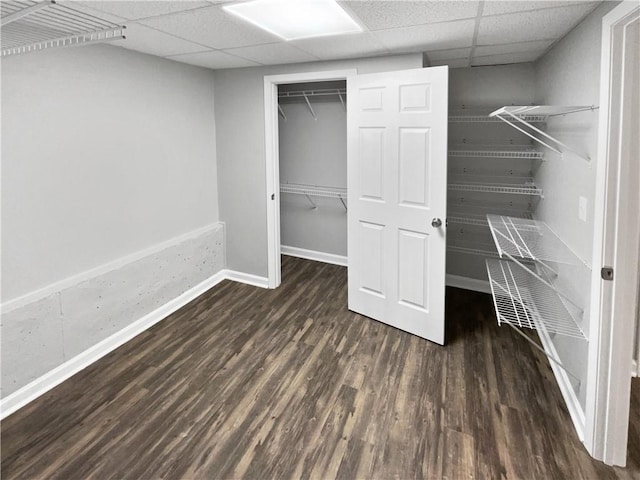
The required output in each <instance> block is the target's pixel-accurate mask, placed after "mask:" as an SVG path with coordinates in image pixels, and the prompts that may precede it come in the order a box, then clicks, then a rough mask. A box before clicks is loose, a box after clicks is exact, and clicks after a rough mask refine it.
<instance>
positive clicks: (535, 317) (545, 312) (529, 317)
mask: <svg viewBox="0 0 640 480" xmlns="http://www.w3.org/2000/svg"><path fill="white" fill-rule="evenodd" d="M486 264H487V274H488V276H489V283H490V285H491V292H492V294H493V300H494V305H495V308H496V315H497V317H498V323H499V324H501V323H506V324H508V325H511V326H512V327H516V328H529V329H535V330H544V331H546V332H548V333H556V334H561V335H567V336H570V337H574V338H579V339H583V340H586V339H587V337H586V335H585V333H584V332H583V331H582V329H581V328H580V325H579V323H580V322H581V312H579V311H578V310H577V309H576V310H575V311H572V310H573V308H572V307H571V306H570V305H568V304H567V303H566V302H564V301H563V300H562V299H561V298H560V296H558V294H557V292H556V291H554V290H553V289H552V288H550V287H549V286H548V285H547V284H546V283H544V282H541V281H540V280H539V279H538V278H536V277H535V276H533V275H531V274H530V272H529V271H528V270H526V269H524V268H522V267H521V266H520V265H518V264H515V263H512V262H507V261H503V260H491V259H487V261H486Z"/></svg>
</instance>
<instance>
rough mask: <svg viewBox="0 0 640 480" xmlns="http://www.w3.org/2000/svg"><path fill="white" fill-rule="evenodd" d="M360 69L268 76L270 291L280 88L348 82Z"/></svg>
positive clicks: (274, 265) (274, 268)
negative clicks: (302, 84)
mask: <svg viewBox="0 0 640 480" xmlns="http://www.w3.org/2000/svg"><path fill="white" fill-rule="evenodd" d="M357 73H358V72H357V69H355V68H354V69H345V70H328V71H315V72H300V73H288V74H281V75H265V77H264V140H265V151H266V168H267V171H266V179H267V185H266V187H267V190H266V191H267V262H268V264H267V265H268V287H269V288H277V287H278V286H279V285H280V281H281V278H280V273H281V261H280V255H281V251H280V144H279V139H278V85H285V84H290V83H309V82H324V81H331V80H345V81H346V82H347V85H348V84H349V79H350V78H353V77H354V76H355V75H357Z"/></svg>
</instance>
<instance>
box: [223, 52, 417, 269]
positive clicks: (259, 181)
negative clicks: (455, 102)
mask: <svg viewBox="0 0 640 480" xmlns="http://www.w3.org/2000/svg"><path fill="white" fill-rule="evenodd" d="M421 67H422V55H421V54H411V55H400V56H396V57H378V58H369V59H357V60H344V61H336V62H317V63H305V64H297V65H281V66H274V67H256V68H243V69H232V70H219V71H217V72H216V74H215V78H216V98H215V111H216V128H217V131H216V138H217V153H218V156H217V159H218V176H219V199H220V218H221V220H222V221H224V222H225V224H226V234H227V266H228V267H229V268H230V269H232V270H237V271H241V272H244V273H249V274H253V275H258V276H261V277H266V276H267V208H266V206H267V195H266V172H265V170H266V168H265V144H264V76H265V75H276V74H283V73H295V72H310V71H322V70H339V69H349V68H356V69H358V72H359V73H369V72H377V71H391V70H403V69H409V68H421Z"/></svg>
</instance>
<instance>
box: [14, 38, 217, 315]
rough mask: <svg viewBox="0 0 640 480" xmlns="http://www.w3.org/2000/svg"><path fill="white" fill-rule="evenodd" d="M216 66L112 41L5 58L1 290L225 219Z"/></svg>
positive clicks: (18, 288) (21, 287) (32, 284)
mask: <svg viewBox="0 0 640 480" xmlns="http://www.w3.org/2000/svg"><path fill="white" fill-rule="evenodd" d="M213 81H214V77H213V72H211V71H209V70H206V69H203V68H198V67H192V66H188V65H184V64H180V63H176V62H171V61H168V60H164V59H160V58H157V57H152V56H149V55H143V54H139V53H135V52H132V51H128V50H124V49H121V48H117V47H112V46H106V45H101V46H88V47H81V48H70V49H63V50H48V51H44V52H41V53H35V54H27V55H22V56H16V57H7V58H3V59H2V207H3V208H2V254H3V255H2V276H3V280H4V281H3V282H2V301H3V302H6V301H8V300H11V299H14V298H15V297H19V296H22V295H25V294H27V293H29V292H31V291H33V290H36V289H38V288H41V287H44V286H46V285H48V284H50V283H53V282H56V281H58V280H60V279H63V278H65V277H69V276H72V275H75V274H78V273H80V272H83V271H85V270H88V269H90V268H92V267H95V266H97V265H101V264H103V263H106V262H108V261H111V260H114V259H116V258H119V257H122V256H125V255H127V254H130V253H132V252H134V251H137V250H141V249H144V248H146V247H149V246H151V245H154V244H156V243H159V242H162V241H164V240H167V239H169V238H172V237H175V236H178V235H180V234H183V233H185V232H189V231H191V230H195V229H196V228H199V227H202V226H205V225H209V224H211V223H214V222H217V221H218V200H217V179H216V142H215V117H214V113H213V105H214V96H213V92H214V89H213Z"/></svg>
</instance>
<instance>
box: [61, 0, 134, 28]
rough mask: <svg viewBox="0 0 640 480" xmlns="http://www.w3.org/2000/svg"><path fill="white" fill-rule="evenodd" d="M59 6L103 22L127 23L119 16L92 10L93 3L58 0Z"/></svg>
mask: <svg viewBox="0 0 640 480" xmlns="http://www.w3.org/2000/svg"><path fill="white" fill-rule="evenodd" d="M56 3H57V4H58V5H64V6H65V7H69V8H72V9H74V10H77V11H80V12H83V13H87V14H89V15H93V16H96V17H99V18H101V19H102V20H106V21H108V22H113V23H118V24H121V25H122V24H124V23H126V22H127V19H126V18H123V17H119V16H117V15H112V14H110V13H106V12H103V11H101V10H96V9H95V8H91V4H92V2H76V1H70V0H57V2H56Z"/></svg>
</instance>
